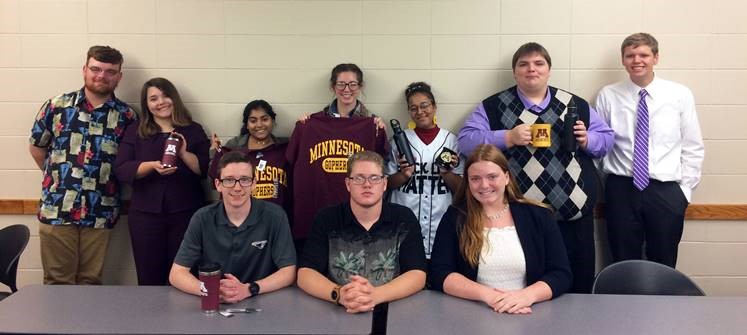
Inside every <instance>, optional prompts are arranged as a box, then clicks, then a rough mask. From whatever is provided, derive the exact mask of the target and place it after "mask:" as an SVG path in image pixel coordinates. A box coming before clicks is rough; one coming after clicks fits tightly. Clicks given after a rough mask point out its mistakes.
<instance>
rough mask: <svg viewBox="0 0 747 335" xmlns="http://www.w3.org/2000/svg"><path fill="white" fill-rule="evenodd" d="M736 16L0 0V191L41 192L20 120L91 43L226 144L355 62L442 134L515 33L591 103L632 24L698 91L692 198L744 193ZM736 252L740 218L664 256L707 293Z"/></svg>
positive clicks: (690, 1) (534, 6)
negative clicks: (257, 118) (426, 93)
mask: <svg viewBox="0 0 747 335" xmlns="http://www.w3.org/2000/svg"><path fill="white" fill-rule="evenodd" d="M746 12H747V3H745V2H743V1H739V0H714V1H708V2H705V1H699V0H655V1H643V0H631V1H612V0H601V1H599V0H453V1H451V0H422V1H408V0H400V1H368V0H349V1H345V0H326V1H317V0H308V1H251V0H246V1H244V0H225V1H220V0H0V115H2V117H3V121H2V122H0V152H2V153H3V156H4V157H6V159H2V160H0V185H2V187H0V199H35V198H38V195H39V188H40V186H39V181H40V179H41V178H40V173H39V172H38V171H37V170H36V169H35V167H34V163H33V162H32V160H31V158H30V157H29V155H28V153H27V149H26V145H27V137H28V134H29V129H30V127H31V123H32V120H33V118H34V116H35V115H36V112H37V110H38V108H39V107H40V106H41V104H42V102H43V101H44V100H46V99H48V98H49V97H51V96H54V95H57V94H60V93H62V92H68V91H72V90H75V89H77V88H79V87H81V85H82V80H81V79H82V78H81V67H82V65H83V64H84V61H85V51H86V49H87V48H88V46H90V45H93V44H108V45H111V46H114V47H116V48H118V49H120V50H121V51H122V52H123V53H124V55H125V64H124V78H123V79H122V81H121V83H120V86H119V88H118V89H117V92H116V94H117V95H118V96H119V97H120V98H122V99H123V100H125V101H127V102H128V103H131V104H132V105H134V106H138V105H139V101H138V99H139V98H138V96H139V91H140V87H141V85H142V84H143V82H145V81H146V80H147V79H149V78H151V77H156V76H163V77H166V78H169V79H170V80H172V81H173V82H174V83H175V84H176V85H177V87H178V89H179V90H180V92H181V94H182V96H183V98H184V100H185V101H186V102H187V105H188V107H189V108H190V109H191V111H192V113H193V114H194V117H195V119H196V120H197V121H198V122H200V123H202V124H203V125H204V126H205V127H206V128H207V130H208V131H210V132H216V133H217V134H219V135H220V136H221V137H222V138H224V139H227V138H230V137H232V136H234V135H236V134H238V132H239V129H240V126H241V125H240V124H239V123H240V120H241V116H240V113H241V110H242V109H243V105H244V104H246V103H247V102H248V101H250V100H253V99H258V98H263V99H266V100H268V101H269V102H270V103H271V104H273V106H274V107H275V108H276V111H277V112H278V127H277V129H276V134H277V135H280V136H288V135H289V134H290V132H291V129H292V126H293V122H294V120H295V119H296V118H297V117H298V116H299V115H301V114H302V113H312V112H315V111H318V110H319V109H320V108H322V107H323V106H324V105H325V104H327V103H329V102H330V100H331V99H332V96H333V94H332V93H331V91H330V90H329V89H328V86H327V80H328V76H329V71H330V69H331V68H332V67H333V66H334V65H335V64H337V63H340V62H354V63H357V64H358V65H360V66H361V67H362V68H363V69H364V72H365V80H366V87H365V90H364V95H363V97H362V99H363V101H364V102H365V103H366V104H367V105H368V106H369V108H370V109H371V110H372V111H373V112H375V113H377V114H379V115H381V116H383V117H385V118H394V117H396V118H399V119H401V120H405V119H406V118H407V117H408V116H407V113H406V111H405V105H404V101H403V90H404V88H405V87H406V85H407V84H408V83H410V82H412V81H420V80H423V81H427V82H429V83H430V84H432V85H433V88H434V92H435V94H436V98H437V101H438V107H439V109H438V115H439V120H440V121H439V122H440V125H441V126H442V127H445V128H449V129H451V130H453V131H455V132H456V131H458V129H459V128H460V126H461V124H462V122H463V120H464V118H465V117H466V116H467V115H468V113H469V112H470V111H471V110H472V109H473V108H474V107H475V105H476V104H477V103H479V102H480V101H481V100H482V99H483V98H485V97H487V96H489V95H490V94H492V93H494V92H496V91H498V90H501V89H504V88H506V87H508V86H509V85H512V83H513V78H512V73H511V62H510V59H511V55H512V53H513V52H514V50H515V49H516V47H518V46H519V45H521V44H523V43H525V42H528V41H537V42H540V43H542V44H543V45H545V46H546V47H547V48H548V50H549V51H550V54H551V55H552V58H553V71H552V77H551V85H555V86H558V87H562V88H566V89H569V90H571V91H572V92H574V93H576V94H578V95H580V96H582V97H585V98H587V100H590V101H593V99H594V97H595V95H596V93H597V92H598V90H599V89H600V88H601V87H602V86H603V85H605V84H608V83H611V82H614V81H616V80H619V79H621V78H624V77H625V72H624V71H623V70H622V68H621V66H620V54H619V45H620V42H621V41H622V39H623V38H624V37H625V36H626V35H628V34H630V33H634V32H638V31H646V32H650V33H652V34H654V35H655V36H656V37H657V38H658V39H659V42H660V44H661V61H660V63H659V66H658V70H657V75H659V76H661V77H665V78H668V79H672V80H676V81H680V82H682V83H684V84H686V85H687V86H689V87H690V88H691V89H692V90H693V92H694V94H695V98H696V103H697V105H698V106H697V107H698V112H699V117H700V122H701V125H702V128H703V134H704V137H705V143H706V161H705V166H704V176H703V181H702V183H701V185H700V187H699V188H698V190H697V191H696V192H695V194H694V197H693V202H694V203H698V204H723V203H731V204H734V203H736V204H744V203H747V192H744V189H745V187H746V186H747V158H745V157H746V156H745V155H742V154H739V153H741V152H744V149H743V148H744V145H745V143H746V140H747V132H745V131H744V126H743V125H744V124H747V85H745V84H744V83H745V82H747V62H745V59H747V20H745V15H744V13H746ZM18 222H20V223H24V224H28V225H29V226H30V227H32V231H34V237H32V242H31V244H30V246H29V248H28V250H27V252H26V253H25V254H24V256H23V258H22V262H21V269H20V273H21V274H20V280H21V284H22V285H23V284H29V283H38V282H41V261H40V257H39V246H38V243H39V242H38V235H37V228H36V227H37V223H36V222H35V219H34V217H33V216H16V215H6V216H0V226H5V225H8V224H12V223H18ZM126 228H127V227H126V218H124V219H123V220H122V224H120V225H119V226H118V227H117V228H116V231H115V233H114V237H113V243H112V248H111V250H110V252H109V255H108V258H107V265H106V276H105V278H106V282H107V283H129V284H131V283H134V282H135V279H134V278H135V277H134V270H133V262H132V256H131V251H130V248H129V236H128V234H127V229H126ZM599 228H600V229H598V230H599V232H600V233H601V234H602V237H603V234H604V225H603V222H600V223H599ZM599 248H600V251H601V252H600V254H601V256H600V264H601V263H603V262H604V259H605V258H604V251H605V249H604V248H605V245H604V243H600V244H599ZM745 255H747V223H745V222H731V221H688V222H687V223H686V229H685V236H684V241H683V243H682V244H681V248H680V259H679V266H678V267H679V268H680V269H681V270H683V271H685V272H686V273H688V274H690V275H692V276H694V277H695V278H696V280H697V281H698V282H699V283H700V284H702V285H703V286H704V288H705V289H706V290H707V291H708V293H711V294H747V267H745V266H743V264H737V262H736V261H734V260H738V259H741V258H742V257H743V256H745ZM740 256H742V257H740ZM742 263H743V262H742Z"/></svg>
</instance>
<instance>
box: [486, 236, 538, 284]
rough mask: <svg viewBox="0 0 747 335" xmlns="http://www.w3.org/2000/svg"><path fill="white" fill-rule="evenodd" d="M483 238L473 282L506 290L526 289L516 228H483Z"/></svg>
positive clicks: (525, 272)
mask: <svg viewBox="0 0 747 335" xmlns="http://www.w3.org/2000/svg"><path fill="white" fill-rule="evenodd" d="M483 235H485V243H484V244H483V247H482V251H481V252H480V264H479V266H478V268H477V282H478V283H481V284H484V285H487V286H490V287H493V288H499V289H508V290H519V289H522V288H524V287H526V282H527V270H526V260H525V259H524V250H523V249H522V248H521V242H520V241H519V235H518V234H517V233H516V227H515V226H510V227H503V228H485V229H484V230H483Z"/></svg>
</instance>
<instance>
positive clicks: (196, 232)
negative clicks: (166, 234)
mask: <svg viewBox="0 0 747 335" xmlns="http://www.w3.org/2000/svg"><path fill="white" fill-rule="evenodd" d="M205 215H206V214H205V212H203V211H198V212H197V213H195V215H193V216H192V219H191V220H189V226H188V227H187V231H186V232H185V233H184V238H183V239H182V244H181V245H180V246H179V251H177V252H176V257H174V263H176V264H179V265H181V266H184V267H188V268H191V267H192V266H194V265H195V264H196V263H197V262H198V261H199V260H200V258H201V257H202V223H203V222H204V221H205V220H206V218H205Z"/></svg>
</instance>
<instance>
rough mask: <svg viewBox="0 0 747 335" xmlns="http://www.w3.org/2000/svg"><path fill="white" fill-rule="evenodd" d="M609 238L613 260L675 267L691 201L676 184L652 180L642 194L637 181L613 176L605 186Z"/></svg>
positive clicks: (605, 212)
mask: <svg viewBox="0 0 747 335" xmlns="http://www.w3.org/2000/svg"><path fill="white" fill-rule="evenodd" d="M605 198H606V204H605V208H604V216H605V218H606V220H607V235H608V238H609V242H610V251H611V252H612V260H613V261H615V262H619V261H623V260H627V259H642V258H643V251H642V250H643V243H644V242H645V243H646V251H645V254H646V259H648V260H650V261H654V262H657V263H661V264H664V265H668V266H671V267H675V265H676V263H677V248H678V245H679V243H680V239H681V238H682V228H683V226H684V224H685V209H687V205H688V202H687V199H686V198H685V195H684V194H683V193H682V189H680V186H679V185H678V184H677V183H676V182H660V181H657V180H653V179H652V180H651V182H650V183H649V185H648V187H646V188H645V189H644V190H643V191H639V190H638V189H637V188H635V186H633V178H630V177H622V176H615V175H610V176H608V177H607V182H606V186H605Z"/></svg>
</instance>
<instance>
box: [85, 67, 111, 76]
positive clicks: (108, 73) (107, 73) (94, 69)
mask: <svg viewBox="0 0 747 335" xmlns="http://www.w3.org/2000/svg"><path fill="white" fill-rule="evenodd" d="M86 67H87V68H88V70H89V71H91V72H93V74H95V75H99V74H101V72H103V73H104V75H105V76H107V77H114V76H116V75H117V73H119V70H115V69H106V70H104V69H102V68H100V67H98V66H88V65H86Z"/></svg>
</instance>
